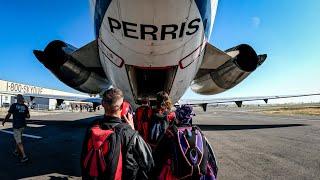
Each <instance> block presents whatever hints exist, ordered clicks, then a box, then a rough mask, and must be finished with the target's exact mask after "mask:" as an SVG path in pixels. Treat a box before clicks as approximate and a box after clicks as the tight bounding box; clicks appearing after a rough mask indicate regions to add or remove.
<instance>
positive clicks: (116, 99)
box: [81, 88, 154, 179]
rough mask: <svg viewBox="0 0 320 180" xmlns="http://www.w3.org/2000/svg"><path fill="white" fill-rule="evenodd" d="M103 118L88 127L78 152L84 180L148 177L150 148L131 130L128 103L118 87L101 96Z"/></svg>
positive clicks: (151, 163) (150, 163) (150, 160)
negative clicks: (103, 110) (103, 111)
mask: <svg viewBox="0 0 320 180" xmlns="http://www.w3.org/2000/svg"><path fill="white" fill-rule="evenodd" d="M102 106H103V107H104V109H105V114H104V117H103V118H100V119H97V120H95V121H94V122H93V123H92V125H91V126H90V127H89V128H88V129H87V132H86V134H85V138H84V142H83V148H82V152H81V170H82V178H83V179H148V178H149V174H150V171H151V169H152V168H153V165H154V162H153V158H152V153H151V149H150V147H149V146H148V145H147V144H146V143H145V141H144V140H143V138H142V137H141V136H140V135H139V134H138V133H137V132H136V131H135V130H134V124H133V118H132V108H131V105H130V104H129V103H128V102H126V101H123V93H122V91H121V90H120V89H117V88H111V89H109V90H107V91H106V92H105V93H104V94H103V97H102Z"/></svg>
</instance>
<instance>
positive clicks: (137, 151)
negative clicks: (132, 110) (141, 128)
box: [133, 134, 154, 179]
mask: <svg viewBox="0 0 320 180" xmlns="http://www.w3.org/2000/svg"><path fill="white" fill-rule="evenodd" d="M133 158H134V159H135V161H136V163H137V164H138V166H139V170H138V173H137V177H136V178H137V179H149V178H150V175H151V170H152V169H153V167H154V160H153V157H152V151H151V148H150V146H149V145H148V144H147V143H146V142H145V141H144V140H143V138H142V137H141V136H140V135H138V134H136V135H135V137H134V139H133Z"/></svg>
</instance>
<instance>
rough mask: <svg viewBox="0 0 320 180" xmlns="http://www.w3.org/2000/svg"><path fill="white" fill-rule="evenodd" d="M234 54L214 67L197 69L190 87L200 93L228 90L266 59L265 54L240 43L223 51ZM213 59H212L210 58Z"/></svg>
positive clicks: (209, 93)
mask: <svg viewBox="0 0 320 180" xmlns="http://www.w3.org/2000/svg"><path fill="white" fill-rule="evenodd" d="M225 53H226V54H235V56H233V57H232V56H230V59H229V60H227V61H226V62H224V63H223V64H222V65H220V66H218V67H217V68H216V69H204V68H201V69H199V72H198V73H197V75H196V77H195V78H194V80H193V82H192V84H191V89H192V90H193V91H194V92H196V93H198V94H202V95H213V94H217V93H220V92H223V91H225V90H228V89H230V88H232V87H234V86H235V85H237V84H239V83H240V82H241V81H242V80H244V79H245V78H246V77H247V76H248V75H249V74H250V73H251V72H253V71H254V70H255V69H256V68H257V67H258V66H259V65H261V64H262V63H263V62H264V60H265V59H266V57H267V55H259V56H258V55H257V53H256V52H255V51H254V49H253V48H252V47H250V46H249V45H247V44H241V45H238V46H236V47H233V48H230V49H228V50H226V51H225ZM212 61H214V59H213V60H212Z"/></svg>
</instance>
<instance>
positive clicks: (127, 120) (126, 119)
mask: <svg viewBox="0 0 320 180" xmlns="http://www.w3.org/2000/svg"><path fill="white" fill-rule="evenodd" d="M123 118H124V120H125V121H126V122H127V123H128V124H129V125H130V127H131V128H132V129H133V130H135V129H134V123H133V116H132V114H131V113H128V114H127V115H125V116H123Z"/></svg>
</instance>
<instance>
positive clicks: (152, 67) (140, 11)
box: [91, 0, 218, 103]
mask: <svg viewBox="0 0 320 180" xmlns="http://www.w3.org/2000/svg"><path fill="white" fill-rule="evenodd" d="M217 3H218V2H217V0H92V1H91V7H92V9H93V10H92V12H93V17H94V25H95V35H96V38H97V39H98V46H99V56H100V61H101V65H102V67H103V69H104V71H105V73H106V75H107V76H108V78H109V79H110V81H111V82H112V84H113V85H114V86H116V87H118V88H120V89H122V90H123V91H124V93H125V96H126V98H127V99H128V100H129V101H132V102H135V103H137V102H138V100H139V99H140V98H142V97H144V96H147V97H149V98H151V99H152V98H154V96H155V94H156V93H157V92H158V91H162V90H165V91H167V92H168V93H169V95H170V97H171V98H172V100H173V102H176V101H178V100H179V99H180V98H181V96H182V95H183V94H184V92H185V91H186V90H187V88H188V87H189V85H190V83H191V82H192V80H193V78H194V76H195V75H196V73H197V72H198V69H199V67H200V65H201V62H202V58H203V54H204V47H205V44H206V42H207V41H208V38H209V37H210V34H211V30H212V27H213V23H214V18H215V13H216V8H217Z"/></svg>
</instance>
